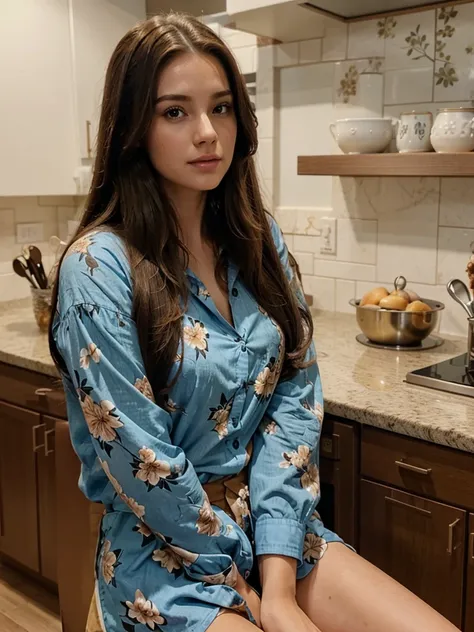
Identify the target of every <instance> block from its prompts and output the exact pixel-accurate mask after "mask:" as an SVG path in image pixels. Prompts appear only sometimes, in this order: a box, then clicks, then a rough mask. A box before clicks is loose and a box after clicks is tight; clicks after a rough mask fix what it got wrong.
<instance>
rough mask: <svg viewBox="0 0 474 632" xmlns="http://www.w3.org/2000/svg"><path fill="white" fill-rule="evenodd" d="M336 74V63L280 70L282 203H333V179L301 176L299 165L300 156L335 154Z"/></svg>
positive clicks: (278, 180) (279, 167)
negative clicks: (334, 88) (332, 133)
mask: <svg viewBox="0 0 474 632" xmlns="http://www.w3.org/2000/svg"><path fill="white" fill-rule="evenodd" d="M257 74H258V73H257ZM333 77H334V64H332V63H325V64H310V65H307V66H299V67H294V68H283V69H282V70H281V71H280V92H279V102H280V110H279V114H280V116H279V125H278V137H279V144H280V149H279V165H278V176H277V187H278V204H280V205H282V206H291V205H295V206H299V207H305V206H307V207H308V206H313V207H314V206H315V204H317V205H318V206H320V207H325V208H330V207H331V205H332V181H331V178H330V177H318V178H313V177H307V176H298V174H297V169H296V167H297V157H298V155H302V154H307V155H311V154H328V153H333V150H334V148H335V147H336V144H335V141H334V139H333V138H332V136H331V133H330V131H329V124H330V123H332V122H333V120H334V110H333V105H332V90H333Z"/></svg>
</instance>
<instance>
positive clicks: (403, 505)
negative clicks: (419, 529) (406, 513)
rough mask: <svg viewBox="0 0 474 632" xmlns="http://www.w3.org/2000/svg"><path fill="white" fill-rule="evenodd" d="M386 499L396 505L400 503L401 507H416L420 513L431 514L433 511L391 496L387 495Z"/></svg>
mask: <svg viewBox="0 0 474 632" xmlns="http://www.w3.org/2000/svg"><path fill="white" fill-rule="evenodd" d="M385 500H386V501H387V502H389V503H393V504H394V505H399V506H400V507H406V508H407V509H414V510H415V511H418V513H421V514H423V515H424V516H431V511H428V509H422V508H421V507H416V506H415V505H409V504H408V503H404V502H403V501H401V500H397V499H396V498H391V497H390V496H385Z"/></svg>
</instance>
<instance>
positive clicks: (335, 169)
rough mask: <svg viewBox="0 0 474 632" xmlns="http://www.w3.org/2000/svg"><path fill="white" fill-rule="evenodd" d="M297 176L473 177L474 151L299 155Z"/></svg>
mask: <svg viewBox="0 0 474 632" xmlns="http://www.w3.org/2000/svg"><path fill="white" fill-rule="evenodd" d="M298 175H300V176H365V177H381V176H384V177H395V176H412V177H415V176H445V177H466V178H467V177H473V176H474V152H472V153H464V154H437V153H435V152H428V153H420V154H340V155H332V156H298Z"/></svg>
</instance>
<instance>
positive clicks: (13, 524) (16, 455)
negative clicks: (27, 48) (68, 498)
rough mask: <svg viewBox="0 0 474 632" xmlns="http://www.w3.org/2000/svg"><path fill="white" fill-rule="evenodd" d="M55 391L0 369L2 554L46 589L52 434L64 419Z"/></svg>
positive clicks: (49, 383) (50, 577) (41, 380)
mask: <svg viewBox="0 0 474 632" xmlns="http://www.w3.org/2000/svg"><path fill="white" fill-rule="evenodd" d="M58 387H59V384H58V380H56V379H54V378H48V377H46V376H44V375H39V374H36V373H33V372H31V371H26V370H24V369H20V368H17V367H12V366H8V365H6V364H3V363H0V400H3V401H0V438H1V440H0V518H1V520H0V528H1V530H0V534H1V537H0V553H1V555H2V556H3V557H4V559H6V560H10V561H11V562H13V563H17V564H20V565H21V566H22V567H23V568H25V569H28V570H30V571H33V572H34V573H36V574H37V575H39V576H41V577H42V578H44V579H45V580H47V581H48V582H49V583H50V584H54V583H56V581H57V570H56V566H57V553H56V549H57V529H56V480H55V479H56V476H55V464H54V457H55V454H54V452H55V431H56V430H55V429H56V423H57V422H58V420H60V417H63V416H64V415H65V413H66V407H65V396H64V392H63V391H62V388H61V389H60V388H58ZM6 400H7V401H6ZM26 407H28V409H27V408H26ZM53 415H54V416H53Z"/></svg>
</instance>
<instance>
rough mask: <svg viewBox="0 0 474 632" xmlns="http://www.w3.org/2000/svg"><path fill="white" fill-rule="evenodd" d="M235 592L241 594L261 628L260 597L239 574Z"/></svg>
mask: <svg viewBox="0 0 474 632" xmlns="http://www.w3.org/2000/svg"><path fill="white" fill-rule="evenodd" d="M235 590H236V591H237V592H238V593H239V595H240V596H241V597H243V598H244V599H245V601H246V603H247V607H248V609H249V610H250V612H251V613H252V616H253V618H254V619H255V622H256V624H257V625H258V627H259V628H261V627H262V624H261V619H260V597H259V596H258V594H257V593H256V592H255V590H254V589H253V588H251V587H250V585H249V584H248V583H247V582H246V581H245V579H244V578H243V577H242V575H241V574H240V573H238V575H237V583H236V585H235Z"/></svg>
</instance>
